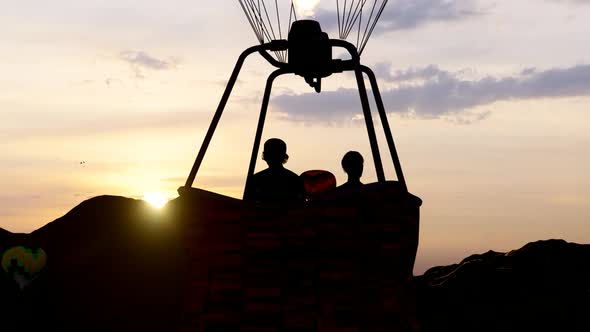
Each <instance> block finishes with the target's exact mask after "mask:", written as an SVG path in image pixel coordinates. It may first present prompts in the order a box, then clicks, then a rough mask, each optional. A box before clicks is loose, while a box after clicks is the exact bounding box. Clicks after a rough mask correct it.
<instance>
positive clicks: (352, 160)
mask: <svg viewBox="0 0 590 332" xmlns="http://www.w3.org/2000/svg"><path fill="white" fill-rule="evenodd" d="M363 163H364V160H363V156H362V155H361V154H360V153H358V152H357V151H348V152H347V153H346V154H345V155H344V157H343V158H342V168H343V169H344V171H345V172H346V174H348V178H349V179H357V180H358V179H360V178H361V175H363Z"/></svg>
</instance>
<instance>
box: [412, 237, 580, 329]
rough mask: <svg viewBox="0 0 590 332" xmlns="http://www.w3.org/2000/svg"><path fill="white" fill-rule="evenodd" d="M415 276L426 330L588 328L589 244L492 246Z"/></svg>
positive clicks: (535, 243) (420, 309) (421, 314)
mask: <svg viewBox="0 0 590 332" xmlns="http://www.w3.org/2000/svg"><path fill="white" fill-rule="evenodd" d="M415 281H416V285H417V290H418V312H419V316H420V317H419V319H420V321H421V322H422V330H423V331H424V332H428V331H590V245H580V244H575V243H567V242H565V241H563V240H547V241H538V242H533V243H529V244H527V245H525V246H524V247H522V248H520V249H518V250H513V251H510V252H508V253H501V252H494V251H489V252H487V253H484V254H479V255H472V256H469V257H467V258H466V259H464V260H463V261H462V262H461V263H459V264H453V265H449V266H441V267H435V268H432V269H430V270H428V271H426V273H425V274H424V275H422V276H419V277H416V278H415Z"/></svg>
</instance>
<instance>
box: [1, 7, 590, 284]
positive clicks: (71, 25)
mask: <svg viewBox="0 0 590 332" xmlns="http://www.w3.org/2000/svg"><path fill="white" fill-rule="evenodd" d="M282 1H283V2H285V3H288V0H282ZM0 4H1V5H2V6H1V9H0V40H1V41H2V42H0V170H1V171H0V187H1V188H2V191H1V192H0V228H5V229H7V230H10V231H12V232H30V231H33V230H35V229H37V228H39V227H40V226H43V225H45V224H46V223H48V222H50V221H52V220H54V219H56V218H58V217H60V216H61V215H63V214H65V213H66V212H67V211H69V210H70V209H72V208H73V207H74V206H76V205H77V204H79V203H80V202H82V201H83V200H85V199H88V198H90V197H93V196H97V195H102V194H112V195H122V196H128V197H137V198H141V197H142V196H143V195H144V194H145V193H146V192H161V193H163V194H164V195H166V196H168V197H169V198H171V199H172V198H174V197H176V195H177V194H176V189H177V188H178V187H179V186H181V185H183V184H184V181H185V179H186V177H187V175H188V172H189V170H190V167H191V166H192V163H193V161H194V158H195V156H196V153H197V149H198V147H199V146H200V144H201V142H202V139H203V137H204V133H205V131H206V129H207V127H208V125H209V122H210V120H211V117H212V114H213V112H214V110H215V108H216V106H217V103H218V102H219V98H220V97H221V94H222V91H223V88H224V87H225V83H226V81H227V78H228V77H229V75H230V73H231V70H232V68H233V65H234V64H235V61H236V59H237V57H238V55H239V54H240V52H241V51H242V50H244V49H245V48H246V47H249V46H252V45H255V44H256V43H257V40H256V38H255V35H254V33H253V32H252V30H251V29H250V26H249V25H248V22H247V20H246V18H245V16H244V14H243V12H242V9H241V8H240V6H239V4H238V1H203V0H200V1H196V0H193V1H185V0H168V1H154V0H141V1H139V0H136V1H131V0H116V1H115V0H108V1H105V0H101V1H99V0H85V1H72V0H53V1H31V0H21V1H5V0H4V1H1V2H0ZM334 7H335V0H330V1H327V0H323V1H322V3H321V5H320V9H318V14H317V16H318V18H320V17H321V18H323V17H328V16H329V15H328V13H329V12H328V11H329V9H330V8H334ZM332 23H333V22H329V20H328V22H325V26H326V27H327V29H328V30H329V32H330V34H331V36H332V37H336V36H335V35H333V31H332V30H333V29H330V27H331V26H332ZM589 34H590V1H588V0H569V1H568V0H518V1H508V0H501V1H491V0H489V1H488V0H456V1H450V0H390V1H389V4H388V6H387V9H385V12H384V13H383V17H382V20H381V24H380V25H379V26H378V28H377V29H376V31H375V34H374V35H373V37H372V39H371V40H370V41H369V43H368V45H367V48H366V50H365V52H364V53H363V56H362V61H363V62H364V63H365V64H366V65H368V66H370V67H372V68H373V69H374V70H375V72H376V74H377V76H378V79H379V83H380V87H381V92H382V94H383V98H384V102H385V105H386V108H387V109H388V111H389V119H390V124H391V125H392V130H393V133H394V137H395V139H396V144H397V146H398V152H399V155H400V158H401V161H402V166H403V168H404V171H405V175H406V179H407V182H408V186H409V189H410V191H411V192H412V193H414V194H415V195H417V196H419V197H421V198H422V199H423V200H424V204H423V207H422V210H421V213H422V215H421V233H420V236H421V237H420V250H419V253H418V261H417V265H416V272H418V273H421V272H423V271H424V270H425V269H426V268H428V267H430V266H433V265H440V264H449V263H452V262H457V261H458V260H460V259H461V258H463V257H465V256H467V255H469V254H471V253H477V252H484V251H487V250H490V249H492V250H499V251H506V250H511V249H515V248H518V247H520V246H522V245H524V244H526V243H527V242H530V241H534V240H540V239H548V238H563V239H565V240H568V241H572V242H579V243H590V227H589V222H590V204H589V202H590V171H589V170H590V153H589V152H590V117H589V115H588V112H589V111H590V42H589V41H590V37H589ZM271 71H272V68H271V67H270V66H269V65H268V64H266V63H265V62H264V61H263V60H262V59H261V58H260V57H258V56H253V57H252V58H251V59H250V60H248V61H247V63H246V65H245V67H244V70H243V74H242V76H240V80H239V82H238V84H237V86H236V89H235V93H234V95H233V96H232V99H231V100H230V102H229V104H228V107H227V109H226V113H225V115H224V117H223V118H222V121H221V124H220V126H219V128H218V131H217V133H216V136H215V137H214V139H213V142H212V145H211V146H210V150H209V152H208V154H207V156H206V158H205V162H204V164H203V168H202V170H201V171H200V174H199V176H198V177H197V181H196V182H195V186H196V187H200V188H204V189H208V190H212V191H216V192H220V193H224V194H227V195H230V196H234V197H240V196H241V193H242V190H243V185H244V181H245V175H246V171H247V167H248V160H249V155H250V151H251V145H252V141H253V138H254V131H255V125H256V121H257V116H258V112H259V107H260V99H261V95H262V90H263V87H264V83H265V80H266V77H267V75H268V74H269V73H270V72H271ZM352 78H353V77H352V76H351V75H350V74H339V75H335V76H334V77H331V78H328V79H326V80H325V81H324V84H323V85H324V92H323V93H322V94H320V95H317V94H316V93H315V92H313V91H312V90H311V89H310V88H309V87H308V86H307V85H306V84H305V82H303V80H302V79H301V78H299V77H295V76H288V77H283V78H280V79H279V80H278V81H277V84H276V86H275V89H274V93H273V99H272V100H271V106H270V113H269V119H268V121H267V127H266V128H265V132H264V137H263V138H269V137H281V138H283V139H284V140H285V141H286V142H287V144H288V150H289V151H288V153H289V155H290V157H291V158H290V160H289V162H288V164H287V165H286V166H287V167H288V168H290V169H292V170H293V171H295V172H297V173H301V172H303V171H305V170H308V169H326V170H330V171H331V172H333V173H334V174H335V175H336V176H337V178H338V181H339V183H342V182H344V181H345V174H344V172H343V171H342V170H341V168H340V166H339V163H340V159H341V158H342V156H343V155H344V153H345V152H346V151H348V150H358V151H360V152H361V153H362V154H363V155H364V156H365V160H366V161H367V162H366V163H365V167H366V169H365V175H364V176H363V181H364V182H372V181H374V180H375V175H374V169H373V167H372V163H371V155H370V149H369V145H368V140H367V134H366V129H365V128H364V123H363V121H362V120H359V114H360V113H361V110H360V102H359V101H358V93H357V91H356V90H355V89H354V88H355V86H354V81H353V80H352ZM380 143H381V146H382V153H383V155H384V156H387V154H385V152H386V151H385V150H384V149H383V147H384V146H385V145H384V140H381V141H380ZM384 160H385V166H386V174H387V175H388V177H389V178H391V179H395V176H394V173H393V171H392V165H391V161H390V160H389V159H388V158H384ZM263 166H264V165H263V163H261V162H260V161H259V163H258V168H259V169H262V167H263Z"/></svg>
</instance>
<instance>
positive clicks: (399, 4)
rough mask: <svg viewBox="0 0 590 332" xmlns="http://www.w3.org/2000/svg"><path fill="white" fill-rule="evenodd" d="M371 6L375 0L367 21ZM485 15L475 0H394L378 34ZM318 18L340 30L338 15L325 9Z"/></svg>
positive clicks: (368, 4)
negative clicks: (338, 27)
mask: <svg viewBox="0 0 590 332" xmlns="http://www.w3.org/2000/svg"><path fill="white" fill-rule="evenodd" d="M380 2H381V1H377V3H378V4H379V3H380ZM372 7H373V1H367V2H366V4H365V7H364V10H363V17H364V18H365V20H366V19H367V18H368V17H370V14H371V9H372ZM482 13H483V11H482V10H481V8H480V6H479V5H478V2H477V1H476V0H393V1H389V2H388V4H387V6H386V7H385V9H384V11H383V14H382V15H381V18H380V20H379V23H378V24H377V26H376V27H375V33H377V34H378V33H383V32H389V31H396V30H405V29H415V28H418V27H421V26H423V25H426V24H428V23H432V22H449V21H461V20H465V19H468V18H471V17H473V16H476V15H480V14H482ZM317 16H318V19H319V20H320V22H322V25H323V27H324V29H326V30H334V29H335V28H336V27H337V24H338V19H337V14H336V12H333V11H327V10H323V11H319V12H318V14H317Z"/></svg>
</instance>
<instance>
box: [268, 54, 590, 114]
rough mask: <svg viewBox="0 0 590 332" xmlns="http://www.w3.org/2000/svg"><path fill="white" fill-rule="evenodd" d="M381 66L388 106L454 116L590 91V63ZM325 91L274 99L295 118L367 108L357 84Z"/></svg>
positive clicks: (401, 110) (275, 104)
mask: <svg viewBox="0 0 590 332" xmlns="http://www.w3.org/2000/svg"><path fill="white" fill-rule="evenodd" d="M376 69H378V70H377V76H378V77H379V78H381V79H382V82H383V81H384V82H389V83H390V85H393V87H391V88H389V89H384V90H382V93H381V94H382V97H383V100H384V103H385V106H386V108H387V109H388V110H389V111H390V112H395V113H400V114H408V115H409V114H411V115H416V116H419V117H423V118H436V117H448V116H454V117H456V118H457V119H459V118H460V117H464V118H467V119H476V120H477V119H478V118H480V119H481V118H485V117H487V115H486V114H484V113H474V112H473V109H474V108H475V107H478V106H484V105H489V104H492V103H494V102H498V101H506V100H519V99H533V98H558V97H574V96H589V95H590V65H577V66H573V67H569V68H556V69H549V70H537V69H533V68H527V69H525V70H524V71H522V72H521V73H520V74H518V75H515V76H507V77H501V78H497V77H493V76H487V77H483V78H481V79H476V80H468V79H464V78H462V77H461V74H462V72H450V71H445V70H441V69H440V68H438V67H437V66H434V65H431V66H428V67H424V68H411V69H408V70H405V71H395V72H391V70H389V67H388V66H385V65H379V66H377V67H376ZM321 95H322V96H321V97H320V96H317V95H316V94H315V93H304V94H299V95H297V94H283V95H279V96H277V97H275V98H273V100H272V105H273V107H275V108H276V109H278V110H279V111H280V112H282V113H283V114H284V115H285V117H286V118H287V119H290V120H295V121H321V122H331V121H338V120H346V119H352V118H354V117H355V116H358V115H359V114H360V113H362V111H361V108H360V102H359V93H358V91H357V90H356V89H345V88H341V89H338V90H336V91H325V92H322V94H321ZM371 99H372V98H371ZM488 115H489V114H488ZM458 122H464V121H458Z"/></svg>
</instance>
